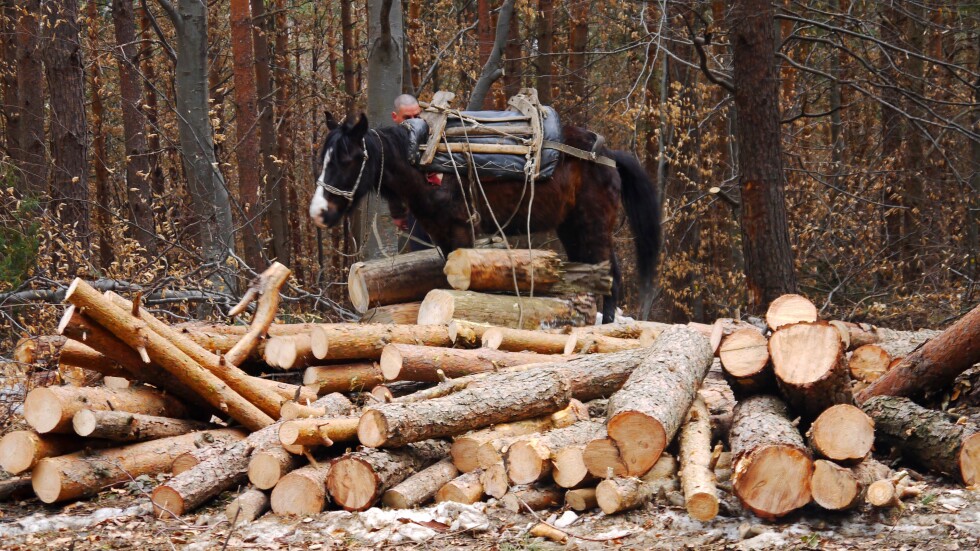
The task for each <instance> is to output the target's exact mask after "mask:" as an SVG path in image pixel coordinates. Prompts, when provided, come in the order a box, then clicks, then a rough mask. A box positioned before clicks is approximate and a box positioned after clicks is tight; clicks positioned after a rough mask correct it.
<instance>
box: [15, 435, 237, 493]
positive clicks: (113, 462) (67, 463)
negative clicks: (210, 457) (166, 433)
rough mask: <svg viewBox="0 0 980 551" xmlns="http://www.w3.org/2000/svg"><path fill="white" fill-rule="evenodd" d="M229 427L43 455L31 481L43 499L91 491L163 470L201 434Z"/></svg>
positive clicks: (191, 445)
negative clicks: (94, 448)
mask: <svg viewBox="0 0 980 551" xmlns="http://www.w3.org/2000/svg"><path fill="white" fill-rule="evenodd" d="M230 430H232V429H222V430H218V431H204V432H194V433H190V434H185V435H181V436H174V437H171V438H161V439H160V440H151V441H149V442H140V443H138V444H130V445H128V446H125V447H121V448H109V449H105V450H99V451H94V452H93V451H80V452H75V453H72V454H68V455H62V456H59V457H49V458H45V459H42V460H40V461H38V463H37V465H36V466H35V467H34V471H33V473H32V475H31V484H32V486H33V487H34V493H35V494H37V497H38V498H39V499H40V500H41V501H43V502H44V503H56V502H59V501H66V500H69V499H77V498H80V497H85V496H89V495H94V494H96V493H98V492H99V490H101V489H102V488H105V487H107V486H112V485H113V484H118V483H120V482H127V481H129V480H132V478H135V477H137V476H140V475H144V474H146V475H151V474H157V473H162V472H165V471H166V470H168V469H169V468H170V464H171V463H173V460H174V459H175V458H176V457H177V456H178V455H180V454H182V453H184V452H187V451H190V450H192V449H194V448H195V447H196V446H197V444H198V443H199V442H200V441H201V439H202V438H203V435H205V434H208V435H210V436H211V437H212V438H214V437H215V435H220V434H221V433H225V432H228V431H230Z"/></svg>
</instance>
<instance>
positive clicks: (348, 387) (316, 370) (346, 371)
mask: <svg viewBox="0 0 980 551" xmlns="http://www.w3.org/2000/svg"><path fill="white" fill-rule="evenodd" d="M384 380H385V378H384V375H382V374H381V368H380V367H379V366H378V364H377V363H375V362H357V363H349V364H340V365H324V366H313V367H307V368H306V371H304V372H303V384H304V385H305V386H307V387H310V388H313V389H316V393H317V394H320V395H323V394H330V393H333V392H364V391H367V390H371V389H372V388H374V387H376V386H378V385H380V384H382V383H384Z"/></svg>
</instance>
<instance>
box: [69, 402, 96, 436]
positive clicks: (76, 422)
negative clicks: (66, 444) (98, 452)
mask: <svg viewBox="0 0 980 551" xmlns="http://www.w3.org/2000/svg"><path fill="white" fill-rule="evenodd" d="M71 425H72V427H73V428H74V429H75V434H77V435H79V436H89V435H91V434H92V433H93V432H95V429H96V427H97V426H98V420H97V419H96V417H95V413H93V412H92V410H89V409H83V410H82V411H79V412H78V413H76V414H75V416H74V417H72V420H71Z"/></svg>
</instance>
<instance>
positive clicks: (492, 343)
mask: <svg viewBox="0 0 980 551" xmlns="http://www.w3.org/2000/svg"><path fill="white" fill-rule="evenodd" d="M567 341H568V336H567V335H561V334H555V333H544V332H542V331H531V330H529V329H510V328H507V327H490V328H488V329H486V330H485V331H484V332H483V337H482V339H481V342H482V344H483V347H484V348H489V349H492V350H506V351H508V352H525V351H526V352H537V353H539V354H564V353H565V344H566V343H567Z"/></svg>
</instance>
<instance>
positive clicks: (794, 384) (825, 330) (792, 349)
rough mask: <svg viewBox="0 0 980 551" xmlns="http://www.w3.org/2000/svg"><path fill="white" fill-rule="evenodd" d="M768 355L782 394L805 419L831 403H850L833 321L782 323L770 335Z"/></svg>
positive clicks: (841, 349) (847, 378)
mask: <svg viewBox="0 0 980 551" xmlns="http://www.w3.org/2000/svg"><path fill="white" fill-rule="evenodd" d="M769 355H770V356H771V357H772V365H773V371H774V373H775V374H776V382H777V383H778V385H779V388H780V390H782V393H783V396H785V397H786V401H787V402H788V403H789V405H790V406H791V407H792V408H793V409H794V411H796V412H798V413H799V414H801V415H802V416H803V417H805V418H806V419H807V420H810V419H813V418H815V417H816V416H817V415H820V413H821V412H823V410H825V409H827V408H829V407H830V406H833V405H836V404H850V403H853V401H854V399H853V396H852V394H851V374H850V372H849V371H848V369H847V359H846V357H845V355H844V343H843V341H841V338H840V334H839V333H838V332H837V330H836V329H834V327H833V326H832V325H830V324H828V323H825V322H800V323H795V324H790V325H783V326H782V327H780V328H779V329H778V330H777V331H776V332H775V333H773V334H772V337H770V338H769Z"/></svg>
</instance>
